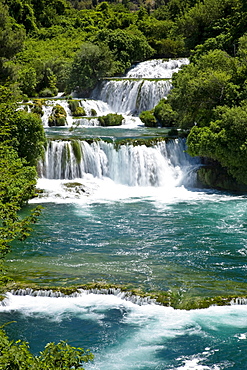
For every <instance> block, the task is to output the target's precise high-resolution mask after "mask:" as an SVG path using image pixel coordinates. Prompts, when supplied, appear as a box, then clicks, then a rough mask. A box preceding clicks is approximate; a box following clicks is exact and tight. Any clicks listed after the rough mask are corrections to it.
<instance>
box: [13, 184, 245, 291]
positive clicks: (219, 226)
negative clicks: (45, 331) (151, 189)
mask: <svg viewBox="0 0 247 370" xmlns="http://www.w3.org/2000/svg"><path fill="white" fill-rule="evenodd" d="M179 191H180V193H179ZM181 193H182V194H181ZM179 195H180V196H181V195H183V196H184V197H185V196H186V195H187V196H188V197H189V199H186V198H184V199H183V200H182V199H176V198H175V199H172V200H171V201H170V202H169V201H168V200H164V201H163V202H162V199H155V197H154V196H153V197H152V196H149V197H143V198H141V197H139V198H138V197H136V196H135V197H133V198H128V199H124V200H122V201H115V200H105V201H104V200H101V201H99V200H96V201H94V200H90V201H89V202H86V203H84V204H81V203H45V204H44V205H43V206H44V210H43V214H42V216H41V218H40V221H39V224H38V225H37V227H35V230H34V233H33V234H32V236H31V237H30V238H29V239H28V240H27V241H26V242H25V243H24V244H23V243H19V244H18V245H17V246H16V247H15V249H14V252H13V253H12V255H10V260H11V262H9V265H10V267H11V268H16V270H17V271H16V272H17V274H20V275H21V276H23V277H26V278H27V279H28V280H30V281H35V282H39V283H44V284H45V283H47V282H49V281H53V282H55V283H56V284H62V283H63V282H66V283H76V284H81V283H87V282H89V281H97V280H99V281H101V280H103V281H104V280H105V281H106V282H110V283H118V284H124V285H127V284H131V285H133V286H134V287H143V288H144V289H145V290H149V291H150V290H168V289H183V290H184V291H185V292H187V293H188V294H193V295H202V296H212V295H220V294H237V293H239V294H240V293H242V294H244V293H245V289H246V285H245V283H246V269H247V264H246V253H247V249H246V236H247V229H246V198H245V197H241V196H231V195H227V194H220V193H210V192H203V191H193V192H192V191H187V190H185V189H178V194H177V196H179ZM161 196H162V195H161ZM185 292H184V294H185Z"/></svg>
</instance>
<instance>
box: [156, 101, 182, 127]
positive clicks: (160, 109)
mask: <svg viewBox="0 0 247 370" xmlns="http://www.w3.org/2000/svg"><path fill="white" fill-rule="evenodd" d="M154 117H155V118H156V119H157V121H158V123H159V124H160V125H161V126H163V127H171V126H173V125H174V124H175V122H176V120H177V113H176V112H174V111H173V110H172V107H171V105H170V104H169V103H168V102H167V100H166V99H161V100H160V102H159V103H158V104H157V105H156V107H155V108H154Z"/></svg>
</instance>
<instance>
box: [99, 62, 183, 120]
mask: <svg viewBox="0 0 247 370" xmlns="http://www.w3.org/2000/svg"><path fill="white" fill-rule="evenodd" d="M188 63H189V60H188V59H186V58H183V59H179V60H172V59H170V60H169V61H164V60H163V59H154V60H149V61H146V62H142V63H138V64H137V65H136V66H134V67H133V68H131V69H130V70H129V72H128V73H127V74H126V76H125V77H123V78H121V79H108V80H104V81H102V82H101V83H100V84H99V85H98V86H97V87H96V89H95V90H94V91H93V93H92V98H93V99H99V100H102V101H104V102H106V103H107V104H108V105H109V106H110V108H111V109H112V110H113V111H114V112H119V113H125V114H135V115H138V114H139V113H140V112H142V111H143V110H150V109H152V108H153V107H154V106H155V105H157V104H158V102H159V101H160V100H161V99H162V98H164V97H166V96H167V95H168V93H169V91H170V89H171V81H170V79H171V78H172V75H173V73H175V72H178V70H179V69H180V68H181V67H182V65H185V64H188Z"/></svg>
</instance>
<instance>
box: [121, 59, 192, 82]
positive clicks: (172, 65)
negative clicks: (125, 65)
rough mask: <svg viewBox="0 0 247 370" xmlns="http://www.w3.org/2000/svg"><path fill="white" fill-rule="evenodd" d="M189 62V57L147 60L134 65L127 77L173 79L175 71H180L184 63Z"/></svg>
mask: <svg viewBox="0 0 247 370" xmlns="http://www.w3.org/2000/svg"><path fill="white" fill-rule="evenodd" d="M186 64H189V59H187V58H181V59H169V60H168V61H166V60H163V59H153V60H147V61H146V62H142V63H138V64H137V65H135V66H133V67H132V68H131V69H130V70H129V71H128V73H127V74H126V78H168V79H171V78H172V75H173V73H175V72H178V71H179V69H181V67H182V66H183V65H186Z"/></svg>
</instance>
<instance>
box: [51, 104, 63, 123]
mask: <svg viewBox="0 0 247 370" xmlns="http://www.w3.org/2000/svg"><path fill="white" fill-rule="evenodd" d="M66 117H67V113H66V111H65V109H64V108H63V107H62V106H61V105H59V104H56V105H55V107H53V109H52V114H51V115H50V117H49V118H48V125H49V126H50V127H52V126H65V125H66Z"/></svg>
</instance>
